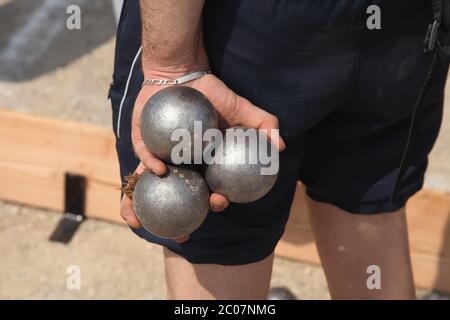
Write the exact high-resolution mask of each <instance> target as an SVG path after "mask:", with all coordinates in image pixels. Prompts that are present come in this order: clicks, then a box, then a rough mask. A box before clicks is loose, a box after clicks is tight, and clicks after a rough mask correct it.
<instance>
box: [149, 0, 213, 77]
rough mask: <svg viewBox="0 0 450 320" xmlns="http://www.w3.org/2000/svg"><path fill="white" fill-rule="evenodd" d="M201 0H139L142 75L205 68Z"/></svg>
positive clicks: (206, 60)
mask: <svg viewBox="0 0 450 320" xmlns="http://www.w3.org/2000/svg"><path fill="white" fill-rule="evenodd" d="M203 4H204V0H141V1H140V6H141V19H142V67H143V70H144V75H147V74H152V75H153V74H155V73H158V72H161V73H167V72H169V73H184V72H189V71H192V70H193V69H199V68H203V69H206V68H207V67H208V59H207V56H206V53H205V50H204V47H203V37H202V21H201V20H202V19H201V17H202V10H203Z"/></svg>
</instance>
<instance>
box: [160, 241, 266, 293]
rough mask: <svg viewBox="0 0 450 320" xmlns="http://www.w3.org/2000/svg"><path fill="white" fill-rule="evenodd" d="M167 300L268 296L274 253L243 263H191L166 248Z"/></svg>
mask: <svg viewBox="0 0 450 320" xmlns="http://www.w3.org/2000/svg"><path fill="white" fill-rule="evenodd" d="M164 258H165V264H166V283H167V299H194V300H195V299H259V300H262V299H267V293H268V290H269V285H270V277H271V274H272V265H273V254H272V255H271V256H269V257H267V258H265V259H264V260H262V261H259V262H256V263H251V264H246V265H239V266H223V265H217V264H191V263H189V262H188V261H186V260H185V259H184V258H182V257H180V256H178V255H176V254H175V253H173V252H171V251H169V250H167V249H164Z"/></svg>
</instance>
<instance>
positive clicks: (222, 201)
mask: <svg viewBox="0 0 450 320" xmlns="http://www.w3.org/2000/svg"><path fill="white" fill-rule="evenodd" d="M229 204H230V202H229V201H228V199H227V198H225V197H224V196H223V195H221V194H218V193H213V194H211V197H210V198H209V205H210V207H211V210H212V211H215V212H220V211H223V210H225V209H226V208H227V207H228V205H229Z"/></svg>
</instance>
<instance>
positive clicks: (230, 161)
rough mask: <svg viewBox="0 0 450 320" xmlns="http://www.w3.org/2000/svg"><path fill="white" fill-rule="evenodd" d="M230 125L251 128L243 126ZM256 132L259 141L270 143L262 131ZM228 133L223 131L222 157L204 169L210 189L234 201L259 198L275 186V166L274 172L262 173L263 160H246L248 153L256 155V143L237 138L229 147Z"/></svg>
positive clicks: (248, 200) (249, 200) (245, 201)
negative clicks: (219, 160)
mask: <svg viewBox="0 0 450 320" xmlns="http://www.w3.org/2000/svg"><path fill="white" fill-rule="evenodd" d="M232 129H233V130H235V129H244V130H254V129H248V128H242V127H235V128H232ZM259 135H262V136H261V140H262V142H264V143H266V144H271V142H270V141H268V139H267V138H266V136H265V135H264V134H262V133H259ZM227 137H228V136H227V135H225V137H224V139H223V143H222V145H223V159H222V161H221V162H220V163H212V164H210V165H208V167H207V169H206V173H205V179H206V182H207V183H208V186H209V187H210V189H211V190H212V191H214V192H216V193H220V194H222V195H224V196H225V197H227V198H228V200H230V201H231V202H235V203H248V202H253V201H256V200H258V199H260V198H262V197H263V196H264V195H266V194H267V193H268V192H269V191H270V190H271V189H272V187H273V186H274V184H275V182H276V180H277V177H278V168H277V171H276V173H275V174H272V175H262V174H261V168H262V167H263V164H262V163H261V161H260V159H259V158H257V159H258V161H257V162H256V163H254V164H250V163H248V162H249V161H247V160H245V159H249V155H251V154H252V155H253V156H255V154H257V152H258V147H257V146H256V145H254V144H253V145H252V144H249V143H248V141H247V140H239V139H238V140H237V141H236V143H235V144H233V145H232V147H229V145H228V144H227ZM269 150H270V148H269ZM216 156H217V155H216ZM243 159H244V161H243Z"/></svg>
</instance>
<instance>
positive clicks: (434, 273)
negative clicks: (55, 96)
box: [0, 110, 450, 293]
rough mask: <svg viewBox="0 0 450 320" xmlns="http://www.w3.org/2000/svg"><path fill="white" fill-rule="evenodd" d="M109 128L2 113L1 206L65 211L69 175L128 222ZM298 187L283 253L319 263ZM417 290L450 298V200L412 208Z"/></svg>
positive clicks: (430, 197)
mask: <svg viewBox="0 0 450 320" xmlns="http://www.w3.org/2000/svg"><path fill="white" fill-rule="evenodd" d="M114 143H115V141H114V136H113V134H112V131H111V130H110V129H108V128H100V127H96V126H92V125H87V124H80V123H75V122H66V121H61V120H53V119H47V118H40V117H35V116H31V115H26V114H20V113H15V112H12V111H6V110H0V150H2V152H1V153H0V181H2V183H1V184H0V199H3V200H7V201H14V202H17V203H22V204H26V205H31V206H38V207H43V208H49V209H53V210H57V211H62V210H63V203H64V181H63V179H64V173H65V172H72V173H78V174H82V175H84V176H86V178H87V190H86V192H87V199H86V201H87V203H86V215H87V216H88V217H91V218H98V219H103V220H108V221H114V222H120V223H122V221H121V219H120V216H119V205H120V202H119V197H120V192H119V190H118V187H119V186H120V178H119V168H118V162H117V156H116V153H115V147H114ZM303 199H304V192H303V188H302V186H301V185H300V184H299V187H298V188H297V192H296V195H295V201H294V204H293V206H292V208H291V216H290V220H289V222H288V225H287V228H286V232H285V235H284V237H283V239H282V241H281V242H280V243H279V245H278V247H277V249H276V253H277V254H278V255H280V256H283V257H287V258H292V259H296V260H301V261H306V262H310V263H315V264H318V263H319V257H318V254H317V250H316V247H315V245H314V241H313V236H312V233H311V230H310V228H309V224H308V219H307V216H308V215H307V208H306V206H305V201H303ZM407 208H408V227H409V233H410V242H411V255H412V261H413V268H414V277H415V281H416V284H417V285H418V286H420V287H423V288H428V289H429V288H435V289H437V290H441V291H443V292H448V293H450V195H449V194H443V193H439V192H433V191H429V190H424V191H422V192H420V193H419V194H418V195H416V196H415V197H414V198H413V199H411V200H410V201H409V202H408V205H407Z"/></svg>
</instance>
